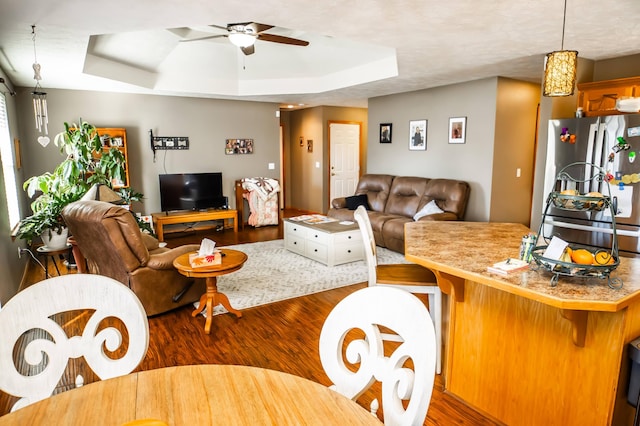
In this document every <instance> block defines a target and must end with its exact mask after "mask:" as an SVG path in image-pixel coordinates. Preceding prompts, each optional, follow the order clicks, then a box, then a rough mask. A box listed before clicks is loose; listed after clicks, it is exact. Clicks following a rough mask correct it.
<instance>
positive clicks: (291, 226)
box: [284, 216, 364, 266]
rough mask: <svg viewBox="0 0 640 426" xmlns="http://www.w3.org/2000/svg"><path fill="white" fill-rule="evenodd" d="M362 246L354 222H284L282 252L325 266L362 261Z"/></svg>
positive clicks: (290, 220)
mask: <svg viewBox="0 0 640 426" xmlns="http://www.w3.org/2000/svg"><path fill="white" fill-rule="evenodd" d="M316 217H317V216H316ZM362 244H363V243H362V235H361V234H360V229H358V225H357V224H356V223H354V222H350V223H346V222H339V221H333V222H327V223H309V222H306V221H296V220H295V218H288V219H284V246H285V248H286V249H287V250H289V251H292V252H294V253H297V254H299V255H301V256H305V257H307V258H309V259H313V260H315V261H317V262H320V263H324V264H325V265H327V266H335V265H340V264H343V263H349V262H355V261H358V260H363V259H364V250H363V246H362Z"/></svg>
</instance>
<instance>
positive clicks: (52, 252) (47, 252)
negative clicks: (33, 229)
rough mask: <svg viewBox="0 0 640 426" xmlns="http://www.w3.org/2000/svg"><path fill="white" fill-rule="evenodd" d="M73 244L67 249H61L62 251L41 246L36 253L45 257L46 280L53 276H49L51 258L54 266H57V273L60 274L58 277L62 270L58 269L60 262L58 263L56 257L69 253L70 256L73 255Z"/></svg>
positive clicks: (68, 245)
mask: <svg viewBox="0 0 640 426" xmlns="http://www.w3.org/2000/svg"><path fill="white" fill-rule="evenodd" d="M71 248H72V246H71V244H69V243H67V245H66V247H64V248H61V249H50V248H49V247H47V246H40V247H38V248H37V249H36V251H37V252H38V254H41V255H43V256H44V274H45V278H50V277H51V275H49V257H51V258H52V261H53V266H55V268H56V272H58V275H60V269H58V262H56V258H55V256H59V255H61V254H65V253H67V254H68V255H69V256H70V255H71Z"/></svg>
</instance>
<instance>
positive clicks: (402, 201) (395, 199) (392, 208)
mask: <svg viewBox="0 0 640 426" xmlns="http://www.w3.org/2000/svg"><path fill="white" fill-rule="evenodd" d="M428 182H429V179H427V178H423V177H411V176H397V177H396V178H395V179H394V180H393V183H392V184H391V191H390V193H389V198H388V199H387V204H386V206H385V208H384V212H385V213H386V214H390V215H399V216H404V217H409V218H411V217H413V215H414V214H416V212H417V211H418V206H419V205H420V201H421V199H422V194H424V191H425V187H426V186H427V183H428Z"/></svg>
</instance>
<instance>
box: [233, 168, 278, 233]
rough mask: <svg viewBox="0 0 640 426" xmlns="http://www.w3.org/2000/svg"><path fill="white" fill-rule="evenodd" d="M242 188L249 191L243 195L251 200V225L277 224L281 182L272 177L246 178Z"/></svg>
mask: <svg viewBox="0 0 640 426" xmlns="http://www.w3.org/2000/svg"><path fill="white" fill-rule="evenodd" d="M242 188H243V189H244V190H245V191H248V192H245V193H244V194H243V195H242V196H243V197H244V198H246V199H247V201H248V202H249V218H248V222H249V225H251V226H256V227H258V226H264V225H277V224H278V210H279V206H278V191H280V183H279V182H278V181H277V180H276V179H270V178H261V177H258V178H244V179H242Z"/></svg>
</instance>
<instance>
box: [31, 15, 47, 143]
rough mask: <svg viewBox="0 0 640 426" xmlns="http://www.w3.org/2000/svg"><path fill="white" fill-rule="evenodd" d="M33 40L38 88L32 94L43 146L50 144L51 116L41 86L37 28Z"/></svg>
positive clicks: (40, 141)
mask: <svg viewBox="0 0 640 426" xmlns="http://www.w3.org/2000/svg"><path fill="white" fill-rule="evenodd" d="M31 38H32V40H33V57H34V62H33V79H34V80H35V81H36V86H35V87H34V88H33V92H31V96H32V97H33V114H34V118H35V120H36V129H38V132H39V133H40V135H39V136H38V143H40V145H42V146H47V145H48V144H49V141H50V139H49V136H48V134H49V114H48V112H47V93H46V92H43V91H42V87H41V86H40V80H42V76H41V75H40V64H39V63H38V54H37V52H36V26H35V25H32V26H31Z"/></svg>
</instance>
